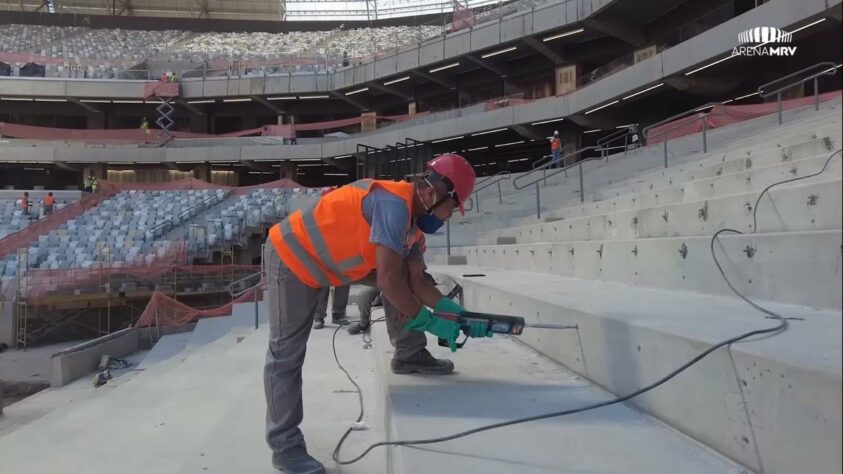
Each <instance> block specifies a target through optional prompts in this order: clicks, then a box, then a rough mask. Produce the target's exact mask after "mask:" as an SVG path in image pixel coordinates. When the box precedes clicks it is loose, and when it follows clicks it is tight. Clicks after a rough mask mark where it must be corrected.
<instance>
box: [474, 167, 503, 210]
mask: <svg viewBox="0 0 843 474" xmlns="http://www.w3.org/2000/svg"><path fill="white" fill-rule="evenodd" d="M510 178H512V173H511V172H509V171H499V172H498V173H495V174H493V175H492V176H489V177H487V178H486V179H484V180H482V181H479V182H477V184H476V185H475V188H474V199H469V203H468V205H467V206H465V210H466V211H471V210H473V209H474V203H475V202H476V203H477V212H480V196H479V195H478V193H479V192H480V191H482V190H484V189H486V188H488V187H489V186H492V185H494V184H497V185H498V203H499V204H503V193H502V192H501V181H503V180H505V179H510Z"/></svg>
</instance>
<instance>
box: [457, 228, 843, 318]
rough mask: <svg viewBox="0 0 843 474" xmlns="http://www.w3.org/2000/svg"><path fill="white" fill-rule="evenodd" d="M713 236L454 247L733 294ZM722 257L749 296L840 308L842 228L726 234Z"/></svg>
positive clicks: (577, 271)
mask: <svg viewBox="0 0 843 474" xmlns="http://www.w3.org/2000/svg"><path fill="white" fill-rule="evenodd" d="M710 241H711V237H709V236H702V237H669V238H653V239H634V240H606V241H598V240H591V241H576V242H560V243H553V242H545V243H532V244H514V245H488V246H477V247H462V248H458V249H453V250H452V254H454V255H464V256H465V257H466V258H467V261H468V264H469V265H477V266H484V267H488V268H495V269H511V270H519V271H531V272H541V273H547V274H551V275H561V276H570V277H576V278H584V279H593V280H604V281H614V282H620V283H628V284H630V285H636V286H643V287H651V288H663V289H674V290H686V291H693V292H698V293H704V294H712V295H727V296H728V295H732V292H731V290H730V289H729V287H728V286H727V285H726V284H725V282H723V280H722V278H721V276H720V273H719V272H718V270H717V267H716V266H715V265H714V262H713V261H712V258H711V252H710V249H709V245H710ZM719 242H720V245H719V246H718V247H716V248H717V253H718V257H719V258H720V259H721V265H722V266H723V269H724V270H725V271H726V274H727V275H730V276H731V277H732V282H733V284H734V285H735V286H736V287H737V288H739V289H740V290H741V291H743V292H745V293H746V294H747V296H749V297H751V298H758V299H762V300H768V301H777V302H781V303H789V304H798V305H805V306H811V307H815V308H836V309H840V308H841V293H840V291H838V290H839V288H840V286H841V284H843V280H841V274H843V271H841V263H843V262H841V259H842V258H843V256H842V255H841V248H843V247H841V231H840V229H837V230H828V231H812V232H783V233H767V234H743V235H735V234H722V235H721V236H720V238H719Z"/></svg>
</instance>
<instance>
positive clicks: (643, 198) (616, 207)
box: [544, 154, 843, 219]
mask: <svg viewBox="0 0 843 474" xmlns="http://www.w3.org/2000/svg"><path fill="white" fill-rule="evenodd" d="M828 156H829V155H827V154H825V155H819V156H813V157H808V158H803V159H800V160H794V161H789V162H782V163H779V164H775V165H770V166H765V167H761V168H752V169H749V170H746V171H741V172H737V173H731V174H724V175H720V176H714V177H711V178H704V179H699V180H696V181H691V182H687V183H677V184H673V185H669V186H665V187H662V188H655V189H653V190H650V189H649V186H647V187H645V189H643V190H641V191H639V192H629V193H627V194H622V195H619V196H617V197H614V198H607V199H605V200H601V201H596V202H589V203H582V204H577V205H574V206H568V207H565V208H562V209H559V210H556V211H552V212H549V213H547V214H545V215H544V218H545V219H559V218H562V219H571V218H575V217H584V216H590V215H596V214H600V213H605V212H615V211H621V210H629V209H646V208H648V207H655V206H662V205H665V204H672V203H677V202H683V201H697V200H706V199H712V198H715V197H718V196H727V195H732V194H742V193H752V192H756V193H760V192H761V191H762V190H763V189H764V188H766V187H767V186H769V185H771V184H773V183H775V182H778V181H782V180H786V179H791V178H797V177H800V176H806V175H810V174H813V173H816V172H818V171H820V170H821V169H822V168H823V166H824V165H825V163H826V161H828ZM841 163H843V157H841V158H837V157H834V158H833V159H832V160H831V161H830V162H829V165H828V168H827V169H826V171H825V173H824V174H823V175H820V176H817V177H816V179H818V180H822V179H827V177H835V176H840V173H841V169H843V164H841ZM809 179H813V178H809ZM806 181H807V180H806Z"/></svg>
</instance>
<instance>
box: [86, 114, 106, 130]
mask: <svg viewBox="0 0 843 474" xmlns="http://www.w3.org/2000/svg"><path fill="white" fill-rule="evenodd" d="M105 120H106V116H105V112H102V113H99V114H88V129H89V130H103V129H105Z"/></svg>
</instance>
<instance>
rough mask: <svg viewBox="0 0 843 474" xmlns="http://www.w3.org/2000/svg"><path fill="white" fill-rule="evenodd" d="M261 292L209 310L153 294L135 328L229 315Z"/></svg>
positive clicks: (251, 293)
mask: <svg viewBox="0 0 843 474" xmlns="http://www.w3.org/2000/svg"><path fill="white" fill-rule="evenodd" d="M261 293H262V292H261V291H260V290H257V291H250V292H248V293H245V294H243V295H241V296H240V297H238V298H236V299H234V300H232V301H231V302H230V303H226V304H224V305H222V306H218V307H216V308H210V309H198V308H193V307H191V306H188V305H186V304H184V303H181V302H179V301H176V300H175V299H173V298H171V297H170V296H167V295H165V294H164V293H160V292H155V293H154V294H153V295H152V298H150V300H149V303H148V304H147V305H146V308H145V309H144V310H143V313H141V315H140V318H138V321H137V322H136V323H135V327H149V326H157V327H167V326H181V325H184V324H188V323H192V322H194V321H197V320H199V319H201V318H212V317H216V316H227V315H230V314H231V312H232V309H233V308H234V304H235V303H246V302H249V301H254V298H255V296H257V297H258V298H259V299H260V298H261Z"/></svg>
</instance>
